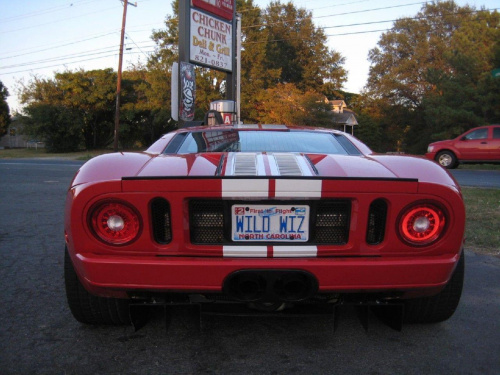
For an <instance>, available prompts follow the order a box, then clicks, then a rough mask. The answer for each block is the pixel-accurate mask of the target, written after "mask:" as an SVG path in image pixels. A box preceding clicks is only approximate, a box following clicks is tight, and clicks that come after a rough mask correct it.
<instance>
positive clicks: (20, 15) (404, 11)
mask: <svg viewBox="0 0 500 375" xmlns="http://www.w3.org/2000/svg"><path fill="white" fill-rule="evenodd" d="M181 1H183V0H181ZM282 2H285V1H282ZM292 2H293V3H294V4H295V5H296V7H299V8H305V9H307V10H309V11H310V12H312V16H313V20H314V22H315V25H316V26H317V27H321V28H324V32H325V34H326V35H327V37H328V47H329V48H330V49H331V50H335V51H337V52H340V54H341V55H342V56H343V57H344V58H345V64H344V68H345V69H346V70H347V71H348V80H347V82H346V84H345V85H344V87H343V88H344V90H345V91H349V92H354V93H359V92H360V91H361V90H362V88H363V87H364V86H365V84H366V81H367V77H368V72H369V67H370V64H369V61H368V52H369V51H370V49H372V48H374V47H376V46H377V42H378V41H379V39H380V36H381V34H382V33H383V32H384V31H386V30H387V29H390V27H391V26H392V23H393V21H394V20H396V19H399V18H403V17H413V16H415V15H416V14H417V13H418V11H419V10H420V9H421V8H422V6H423V5H424V4H425V3H426V1H418V0H378V1H374V0H293V1H292ZM134 3H135V0H134ZM171 3H172V2H171V0H138V1H137V3H136V4H137V6H130V5H129V6H128V8H127V20H126V40H125V54H124V62H123V68H124V69H126V68H127V66H130V64H135V63H137V62H139V61H140V62H145V61H146V59H147V56H148V54H150V53H151V52H152V51H153V50H154V43H153V41H152V40H151V34H152V31H153V30H159V29H163V28H164V27H165V24H164V21H165V18H166V16H167V15H171V14H172V5H171ZM254 3H255V4H256V5H258V6H259V7H261V8H266V7H267V6H268V5H269V4H270V3H271V1H270V0H254ZM456 3H457V4H459V5H460V6H464V5H466V4H469V5H471V6H474V7H475V8H477V9H480V8H482V7H484V8H485V9H490V10H493V9H498V10H500V0H463V1H462V0H456ZM129 4H130V3H129ZM0 9H1V10H2V11H1V13H0V81H2V83H3V84H4V86H6V87H7V89H8V90H9V93H10V97H9V98H8V104H9V107H10V109H11V114H12V113H13V112H14V111H20V110H21V105H20V104H19V101H18V97H17V92H18V87H19V82H24V83H28V82H29V80H30V79H31V77H33V75H37V76H39V77H44V78H52V77H53V76H54V73H55V72H62V71H65V70H67V69H69V70H77V69H84V70H91V69H105V68H113V69H114V70H117V69H118V52H119V44H120V30H121V24H122V16H123V3H122V2H121V1H120V0H44V1H40V0H36V1H35V0H18V1H11V0H0ZM236 11H238V9H237V10H236ZM242 85H244V82H242Z"/></svg>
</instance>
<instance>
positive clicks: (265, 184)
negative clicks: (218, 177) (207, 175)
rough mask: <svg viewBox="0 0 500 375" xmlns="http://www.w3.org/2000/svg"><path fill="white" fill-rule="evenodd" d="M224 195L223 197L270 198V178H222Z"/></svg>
mask: <svg viewBox="0 0 500 375" xmlns="http://www.w3.org/2000/svg"><path fill="white" fill-rule="evenodd" d="M222 197H223V198H247V197H256V198H268V197H269V180H268V179H263V180H253V179H245V178H242V179H235V180H233V179H231V180H229V179H224V180H222Z"/></svg>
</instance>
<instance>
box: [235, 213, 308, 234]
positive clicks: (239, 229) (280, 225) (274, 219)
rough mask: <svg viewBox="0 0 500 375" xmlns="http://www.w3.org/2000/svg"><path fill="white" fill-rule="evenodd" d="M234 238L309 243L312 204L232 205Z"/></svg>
mask: <svg viewBox="0 0 500 375" xmlns="http://www.w3.org/2000/svg"><path fill="white" fill-rule="evenodd" d="M231 220H232V224H231V228H232V239H233V241H242V242H245V241H249V242H250V241H261V242H306V241H307V240H308V239H309V206H300V205H299V206H293V205H252V204H250V205H245V204H235V205H233V206H232V207H231Z"/></svg>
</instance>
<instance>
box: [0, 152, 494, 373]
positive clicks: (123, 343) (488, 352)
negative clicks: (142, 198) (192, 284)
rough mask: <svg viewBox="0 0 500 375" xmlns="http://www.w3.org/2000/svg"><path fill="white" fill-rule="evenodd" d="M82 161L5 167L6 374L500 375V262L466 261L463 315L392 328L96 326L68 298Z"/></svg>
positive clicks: (324, 324)
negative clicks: (66, 220) (73, 189)
mask: <svg viewBox="0 0 500 375" xmlns="http://www.w3.org/2000/svg"><path fill="white" fill-rule="evenodd" d="M80 164H81V163H78V162H70V161H67V162H58V161H43V162H37V163H35V164H33V163H31V162H29V161H23V162H21V163H16V162H12V161H10V162H7V161H0V197H1V199H0V213H1V214H0V281H1V289H0V293H1V294H0V295H1V297H2V298H1V301H2V303H1V304H0V343H1V344H0V373H1V374H2V375H3V374H63V373H65V374H92V375H94V374H155V373H168V374H174V373H175V374H231V373H238V374H253V373H258V374H303V373H311V374H332V373H335V374H358V373H369V374H498V370H499V369H500V356H499V355H498V353H500V323H499V319H498V315H499V312H500V287H499V286H500V272H499V271H500V259H499V258H495V257H489V256H484V255H478V254H475V253H472V252H467V253H466V267H467V268H466V280H465V289H464V294H463V298H462V301H461V303H460V305H459V308H458V310H457V312H456V313H455V315H454V316H453V317H452V318H451V319H450V320H448V321H447V322H444V323H441V324H436V325H414V326H412V325H409V326H405V327H404V329H403V332H396V331H393V330H391V329H389V328H387V327H386V326H384V325H382V324H381V323H380V322H378V321H377V320H376V319H375V318H373V317H372V318H373V319H371V325H370V328H369V330H368V332H365V331H364V330H363V328H362V327H361V325H360V324H359V323H358V321H357V319H356V314H355V313H354V312H353V311H350V310H346V311H343V315H342V317H341V321H340V325H339V329H338V330H337V331H336V332H335V333H334V332H333V322H332V320H331V319H326V318H321V319H313V318H303V319H284V318H280V319H278V318H275V319H255V318H222V317H217V318H210V319H209V320H205V321H204V329H203V330H202V331H201V332H200V331H199V330H198V329H197V321H196V315H195V314H193V313H191V311H190V310H187V309H186V308H178V309H175V310H174V311H173V317H172V325H171V328H170V330H169V331H168V332H167V331H166V330H165V325H164V322H163V320H162V317H161V314H156V315H155V316H154V317H153V319H152V321H151V322H150V323H149V324H148V325H147V326H146V327H144V328H143V329H141V330H139V331H138V332H134V331H133V329H132V328H130V327H88V326H84V325H81V324H79V323H77V322H76V321H75V320H74V319H73V318H72V316H71V314H70V312H69V310H68V308H67V305H66V300H65V296H64V282H63V276H62V273H63V246H64V242H63V224H62V220H63V206H64V197H65V190H66V187H67V185H68V184H69V182H70V180H71V178H72V175H73V173H74V172H75V171H76V169H77V168H78V166H79V165H80Z"/></svg>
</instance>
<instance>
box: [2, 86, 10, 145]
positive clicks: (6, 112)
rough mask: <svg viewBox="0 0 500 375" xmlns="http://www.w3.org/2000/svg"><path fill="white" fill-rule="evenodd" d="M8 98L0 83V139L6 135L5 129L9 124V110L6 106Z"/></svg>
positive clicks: (5, 89)
mask: <svg viewBox="0 0 500 375" xmlns="http://www.w3.org/2000/svg"><path fill="white" fill-rule="evenodd" d="M8 96H9V91H8V90H7V88H6V87H5V86H4V85H3V83H2V81H0V137H1V136H3V135H4V134H5V133H7V129H8V128H9V124H10V114H9V112H10V109H9V105H8V104H7V97H8Z"/></svg>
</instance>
